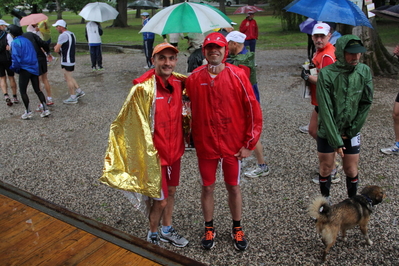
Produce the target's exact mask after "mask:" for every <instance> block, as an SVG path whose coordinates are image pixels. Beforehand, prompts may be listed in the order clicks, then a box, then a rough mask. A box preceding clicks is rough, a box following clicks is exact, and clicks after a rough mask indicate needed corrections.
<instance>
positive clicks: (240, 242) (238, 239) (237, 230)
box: [231, 227, 248, 251]
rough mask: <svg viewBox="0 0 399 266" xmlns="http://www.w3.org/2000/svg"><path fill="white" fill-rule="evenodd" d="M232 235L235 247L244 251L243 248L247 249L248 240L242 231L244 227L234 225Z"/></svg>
mask: <svg viewBox="0 0 399 266" xmlns="http://www.w3.org/2000/svg"><path fill="white" fill-rule="evenodd" d="M231 237H232V238H233V242H234V247H235V248H236V249H237V250H240V251H243V250H246V249H247V247H248V242H247V240H246V239H245V236H244V231H242V227H234V228H233V233H232V234H231Z"/></svg>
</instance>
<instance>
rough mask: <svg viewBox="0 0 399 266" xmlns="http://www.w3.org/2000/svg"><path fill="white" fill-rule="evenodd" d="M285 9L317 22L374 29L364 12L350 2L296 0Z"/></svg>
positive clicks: (343, 0) (345, 0) (337, 0)
mask: <svg viewBox="0 0 399 266" xmlns="http://www.w3.org/2000/svg"><path fill="white" fill-rule="evenodd" d="M283 9H284V10H286V11H287V12H292V13H297V14H300V15H303V16H306V17H309V18H313V19H314V20H317V21H325V22H335V23H342V24H348V25H352V26H367V27H369V28H373V26H371V24H370V22H369V20H368V18H367V17H366V15H365V14H364V13H363V11H362V10H360V8H359V7H358V6H357V5H355V4H354V3H352V2H351V1H349V0H295V1H294V2H292V3H291V4H289V5H287V6H286V7H284V8H283Z"/></svg>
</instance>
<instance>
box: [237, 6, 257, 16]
mask: <svg viewBox="0 0 399 266" xmlns="http://www.w3.org/2000/svg"><path fill="white" fill-rule="evenodd" d="M260 11H265V10H264V9H262V8H260V7H256V6H241V7H239V8H237V10H236V11H234V13H233V14H247V13H249V12H260Z"/></svg>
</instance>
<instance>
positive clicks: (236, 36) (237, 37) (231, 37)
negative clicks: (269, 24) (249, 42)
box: [226, 30, 247, 43]
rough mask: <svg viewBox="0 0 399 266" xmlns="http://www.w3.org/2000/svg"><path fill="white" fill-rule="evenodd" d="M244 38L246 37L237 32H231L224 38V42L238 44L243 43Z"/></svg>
mask: <svg viewBox="0 0 399 266" xmlns="http://www.w3.org/2000/svg"><path fill="white" fill-rule="evenodd" d="M245 38H247V35H245V34H244V33H242V32H239V31H236V30H235V31H232V32H230V33H229V34H227V36H226V40H227V41H228V42H229V41H233V42H238V43H244V42H245Z"/></svg>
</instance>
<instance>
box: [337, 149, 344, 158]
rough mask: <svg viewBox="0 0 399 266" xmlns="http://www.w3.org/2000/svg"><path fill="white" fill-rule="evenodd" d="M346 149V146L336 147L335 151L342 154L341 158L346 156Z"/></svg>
mask: <svg viewBox="0 0 399 266" xmlns="http://www.w3.org/2000/svg"><path fill="white" fill-rule="evenodd" d="M345 149H346V148H345V147H342V148H338V149H335V152H336V153H338V155H339V156H341V158H344V156H345V154H344V150H345Z"/></svg>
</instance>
